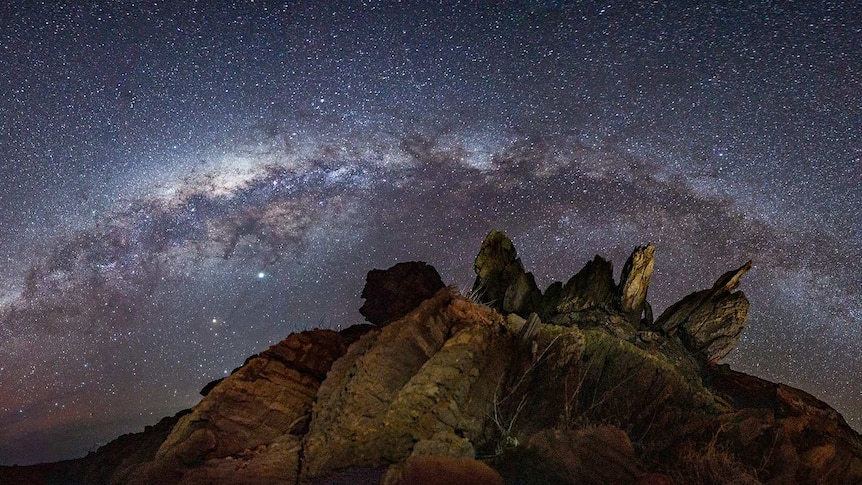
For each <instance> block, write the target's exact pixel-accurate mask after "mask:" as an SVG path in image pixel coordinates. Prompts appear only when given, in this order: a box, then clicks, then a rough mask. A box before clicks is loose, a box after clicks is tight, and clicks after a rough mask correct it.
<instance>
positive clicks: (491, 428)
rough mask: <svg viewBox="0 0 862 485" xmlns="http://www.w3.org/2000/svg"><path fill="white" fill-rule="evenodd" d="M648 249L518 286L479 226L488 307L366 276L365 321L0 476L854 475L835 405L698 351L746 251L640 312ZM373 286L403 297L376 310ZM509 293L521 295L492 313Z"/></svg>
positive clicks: (310, 335) (207, 479)
mask: <svg viewBox="0 0 862 485" xmlns="http://www.w3.org/2000/svg"><path fill="white" fill-rule="evenodd" d="M653 253H654V249H653V248H652V246H649V245H648V246H645V247H639V248H636V249H635V251H634V252H633V254H632V256H631V257H630V258H629V261H628V262H627V263H626V265H625V266H624V268H623V271H622V274H621V278H620V282H619V284H616V283H615V282H614V281H613V275H612V266H611V264H610V263H609V262H608V261H605V260H604V259H601V258H598V257H597V258H596V259H594V260H592V261H591V262H589V263H588V264H587V265H586V266H585V267H584V269H582V270H581V271H579V272H578V273H577V274H576V275H575V276H573V277H572V278H571V279H569V281H568V282H567V283H566V284H565V285H563V284H562V283H556V284H553V285H551V286H550V287H549V288H548V290H546V291H545V293H544V294H541V293H536V292H537V291H538V290H536V292H534V291H532V290H528V291H526V292H520V290H518V291H514V290H512V288H530V287H531V286H530V285H529V284H526V286H522V285H521V283H518V281H521V282H522V283H523V281H529V280H530V278H527V279H526V280H524V278H525V276H526V275H529V273H525V272H524V271H523V266H522V265H521V263H520V260H518V259H517V256H516V254H515V251H514V247H512V246H511V241H508V239H505V236H504V235H502V233H492V234H491V235H489V237H488V238H487V239H486V241H485V244H483V249H482V252H481V253H480V257H479V258H477V264H476V271H477V275H478V278H477V288H481V287H485V288H486V289H490V292H491V294H490V295H488V294H486V298H488V299H487V300H485V301H486V302H487V304H481V303H476V302H474V301H472V300H471V299H468V298H465V297H463V296H461V295H459V294H458V293H457V292H455V291H454V289H450V288H443V287H442V286H441V287H440V288H438V290H437V291H436V292H434V293H433V294H432V295H430V297H427V296H426V297H422V298H420V297H418V296H416V295H427V291H426V290H427V288H431V287H436V286H437V284H436V283H432V284H431V285H430V286H429V285H425V284H416V281H417V280H416V279H415V278H412V277H411V276H410V275H415V274H417V273H424V274H431V272H430V271H428V270H426V269H420V270H419V271H418V272H417V271H412V270H411V271H404V268H408V269H409V267H401V269H398V270H396V271H392V272H390V273H388V274H387V273H386V272H380V273H374V276H372V275H369V280H370V281H369V285H367V286H366V288H368V287H369V286H373V287H375V288H377V289H375V290H373V291H369V292H368V293H367V294H366V296H367V297H368V300H371V301H372V303H371V305H370V306H368V308H374V310H373V311H369V312H368V314H373V315H378V316H380V318H377V317H372V319H373V320H372V321H375V322H377V323H380V325H381V326H377V325H373V326H372V325H363V326H354V327H351V328H350V329H348V330H345V331H342V332H340V333H337V332H333V331H328V330H316V331H310V332H303V333H299V334H294V335H291V336H290V337H288V338H287V339H286V340H284V341H283V342H281V343H279V344H278V345H276V346H273V347H272V348H270V349H269V350H267V351H264V352H263V353H261V354H260V355H258V356H253V357H252V358H250V359H249V360H248V361H246V363H245V364H244V365H243V366H242V367H241V368H239V369H238V370H237V371H235V372H234V373H233V374H232V375H230V376H228V377H226V378H225V379H224V380H222V381H221V382H216V383H214V384H212V385H210V386H207V390H208V393H207V394H206V396H205V397H204V399H203V400H202V401H201V402H200V404H198V405H197V406H195V408H194V409H193V410H192V411H191V412H190V413H189V414H187V415H184V416H181V417H178V420H175V421H169V422H163V423H162V424H160V427H159V431H158V432H156V431H154V430H150V431H149V432H148V433H144V435H146V439H145V438H144V437H141V440H145V442H144V444H143V445H142V447H141V449H139V450H137V451H136V450H134V449H131V447H130V446H129V445H128V443H129V440H130V438H128V437H126V438H124V440H122V441H119V442H118V443H119V444H112V445H109V446H106V447H104V448H103V449H102V450H100V451H99V452H98V453H96V454H94V456H93V457H88V459H85V460H89V461H80V462H74V463H71V464H65V465H62V466H60V464H58V467H54V468H45V467H43V468H35V467H34V468H32V469H33V470H34V471H33V473H34V474H32V475H29V476H28V475H26V473H27V472H26V470H30V468H26V469H23V468H22V469H15V470H12V471H6V473H5V474H4V470H2V469H0V481H2V482H3V483H33V482H32V480H30V481H17V482H16V480H25V479H28V478H34V477H36V478H37V479H45V477H49V475H46V473H47V472H46V470H53V471H52V472H51V473H54V475H50V477H56V476H57V475H56V473H59V472H58V470H63V471H66V472H69V473H72V471H73V470H74V474H73V475H70V476H73V477H74V480H78V481H81V480H80V479H81V477H87V478H88V479H92V481H93V482H96V483H104V482H108V481H110V482H111V483H184V484H191V483H249V484H251V483H289V484H295V483H309V484H315V483H384V484H387V485H388V484H396V483H404V484H406V483H471V484H473V485H479V484H482V483H488V484H499V483H504V482H509V483H512V482H517V483H640V484H647V483H652V484H667V483H761V482H768V483H862V444H860V443H862V437H860V435H859V434H858V433H856V432H855V431H853V430H852V429H851V428H850V427H849V426H847V424H846V422H844V420H843V418H841V416H840V415H839V414H838V413H837V412H836V411H835V410H833V409H832V408H830V407H829V406H828V405H826V404H824V403H822V402H820V401H818V400H817V399H815V398H814V397H813V396H810V395H808V394H806V393H805V392H803V391H800V390H798V389H794V388H792V387H789V386H785V385H781V384H773V383H770V382H767V381H764V380H762V379H759V378H756V377H752V376H748V375H745V374H742V373H739V372H735V371H732V370H730V369H729V368H728V367H727V366H724V365H715V364H716V362H717V361H718V360H719V359H720V358H721V357H722V356H723V355H725V354H726V353H727V351H729V349H730V348H732V346H733V344H734V343H735V341H736V338H737V337H738V335H739V332H741V331H742V327H743V324H744V321H745V312H746V310H747V300H745V296H744V295H743V294H742V293H741V292H735V290H736V288H737V287H738V285H739V281H740V277H741V276H742V275H743V274H744V273H745V272H746V271H747V270H748V269H749V268H750V263H747V264H746V265H743V266H742V267H741V268H739V269H737V270H734V271H730V272H728V273H726V274H724V275H722V276H721V277H720V278H719V279H718V280H717V281H716V283H715V284H714V285H713V286H712V288H710V289H708V290H703V291H700V292H696V293H693V294H691V295H689V296H687V297H685V298H684V299H683V300H682V301H680V302H679V303H677V304H675V305H673V306H671V307H670V308H669V309H668V310H666V311H665V312H664V313H663V314H662V315H661V317H659V319H658V320H657V321H656V322H655V324H654V325H651V326H650V325H649V323H650V318H649V317H648V313H649V304H648V303H647V300H646V296H647V291H648V286H649V280H650V275H651V272H652V267H653ZM417 268H418V267H417V266H413V270H416V269H417ZM434 274H436V271H434ZM398 275H400V276H398ZM402 276H403V277H405V278H406V279H407V281H408V282H407V283H406V284H405V287H404V288H402V289H398V288H397V286H398V284H397V281H398V278H399V277H402ZM432 279H433V278H431V279H429V280H428V281H430V280H432ZM420 280H422V281H426V280H425V279H424V278H420ZM372 281H373V283H372ZM381 282H382V283H381ZM380 288H389V289H390V290H391V291H390V292H389V293H388V294H390V295H391V294H397V295H401V296H399V297H398V298H396V299H395V300H393V301H398V302H409V301H412V302H415V303H414V304H413V307H410V305H411V304H409V303H403V304H399V305H401V306H399V305H395V304H393V308H392V309H388V308H387V305H386V304H385V301H387V300H386V298H388V297H385V298H384V297H380V295H384V294H386V292H383V291H378V290H379V289H380ZM417 288H424V289H425V290H421V291H417V290H416V289H417ZM387 291H389V290H387ZM513 294H522V295H523V294H528V295H533V296H531V297H530V298H527V299H518V298H510V299H509V301H510V302H511V301H521V302H524V301H529V302H530V303H529V304H524V305H521V304H518V305H514V306H508V307H507V306H506V301H507V300H506V295H513ZM411 295H412V296H411ZM500 295H502V297H503V298H502V300H499V299H497V298H498V297H500ZM537 295H538V296H537ZM374 300H376V301H374ZM366 305H368V301H366ZM408 307H410V308H408ZM530 308H532V309H533V310H534V311H533V312H530V313H528V314H526V315H522V313H523V312H524V311H525V310H526V309H530ZM516 310H517V311H516ZM396 315H397V316H396ZM522 317H526V318H522ZM135 439H137V438H135ZM157 441H158V442H159V443H160V444H158V445H157V443H156V442H157ZM108 453H116V454H115V455H109V454H108ZM98 467H102V468H98ZM22 470H24V471H23V472H22ZM37 471H38V473H41V474H37ZM22 473H24V474H23V475H22ZM10 477H11V478H10ZM22 477H23V478H22ZM435 480H436V481H435ZM37 483H38V482H37ZM72 483H74V481H73V482H72Z"/></svg>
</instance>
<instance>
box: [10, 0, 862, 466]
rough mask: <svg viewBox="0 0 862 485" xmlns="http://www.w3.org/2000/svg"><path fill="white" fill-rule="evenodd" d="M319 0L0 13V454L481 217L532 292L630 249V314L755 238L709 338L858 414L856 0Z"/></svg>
mask: <svg viewBox="0 0 862 485" xmlns="http://www.w3.org/2000/svg"><path fill="white" fill-rule="evenodd" d="M332 3H333V5H332V6H326V5H321V2H290V4H287V5H282V4H278V3H275V2H235V3H232V4H230V3H228V4H224V5H220V6H218V7H214V6H212V5H204V4H200V3H196V2H191V3H188V2H158V3H156V2H139V3H135V4H129V5H123V4H119V3H116V2H95V3H90V4H87V6H77V5H72V4H68V3H57V2H45V3H43V4H36V3H33V2H14V1H13V2H7V3H6V4H4V5H3V6H0V18H2V19H3V22H0V66H2V68H3V72H4V73H8V75H5V76H3V77H2V78H0V89H2V92H3V95H2V96H0V110H2V113H3V115H4V116H3V117H2V118H0V163H2V171H3V177H2V178H0V227H2V231H0V276H2V278H0V349H2V350H0V389H4V392H3V393H2V395H0V463H2V464H11V463H19V464H25V463H33V462H38V461H45V460H57V459H61V458H69V457H74V456H81V455H83V454H84V453H86V452H87V451H88V450H91V449H93V448H94V447H96V446H98V445H101V444H104V443H105V442H107V441H109V440H110V439H112V438H113V437H115V436H117V435H119V434H121V433H125V432H130V431H135V430H138V429H140V428H142V427H143V426H144V425H147V424H153V423H154V422H155V421H157V420H158V419H159V418H160V417H162V416H165V415H170V414H173V413H175V412H176V411H178V410H180V409H183V408H186V407H189V406H191V405H193V404H194V403H195V402H197V400H198V399H199V395H198V394H197V393H198V391H199V390H200V388H202V387H203V385H205V384H206V383H207V382H208V381H210V380H213V379H216V378H219V377H222V376H224V375H226V374H228V373H229V372H230V371H231V370H232V369H233V368H234V367H236V366H238V365H241V364H242V362H243V360H244V359H245V357H247V356H248V355H251V354H253V353H256V352H259V351H261V350H263V349H264V348H266V347H267V346H268V345H271V344H273V343H275V342H277V341H279V340H280V339H282V338H284V337H285V336H287V335H288V334H289V333H290V332H293V331H300V330H304V329H308V328H312V327H329V328H339V327H345V326H348V325H351V324H354V323H359V322H360V321H361V316H360V315H359V314H358V312H357V311H356V309H357V308H358V307H359V306H360V305H361V301H360V299H359V294H360V292H361V289H362V285H363V283H364V275H365V273H366V272H367V271H368V270H370V269H372V268H385V267H388V266H390V265H392V264H394V263H396V262H398V261H405V260H424V261H427V262H429V263H431V264H433V265H434V266H435V267H436V268H437V269H438V270H439V271H440V272H441V274H442V275H443V278H444V281H446V282H448V283H453V284H457V285H459V286H461V287H462V288H464V287H467V286H469V285H470V284H471V282H472V258H473V257H474V256H475V253H476V251H477V250H478V247H479V244H480V242H481V240H482V238H483V237H484V235H485V234H486V233H487V231H489V230H490V229H502V230H505V231H506V232H507V233H508V234H509V236H510V237H512V239H513V240H514V242H515V245H516V246H517V247H518V248H519V252H520V255H521V256H522V258H523V260H524V263H525V266H526V267H527V269H528V270H531V271H533V272H534V273H535V274H536V276H537V279H538V280H539V284H540V285H546V284H549V283H550V282H551V281H553V280H560V279H562V280H564V279H566V278H568V277H569V276H571V275H572V274H574V273H575V272H576V271H577V270H578V269H580V267H581V266H582V265H583V264H584V263H585V262H586V261H587V260H589V259H591V258H592V256H593V255H594V254H596V253H599V254H602V255H604V256H606V257H608V258H610V259H612V260H613V261H614V262H616V263H617V268H618V270H619V267H620V266H621V264H622V262H623V261H624V260H625V258H626V257H627V256H628V254H629V253H630V251H631V249H632V248H633V247H634V246H636V245H640V244H645V243H647V242H652V243H653V244H655V245H656V246H657V248H658V252H657V256H656V257H657V261H656V269H655V271H656V272H655V274H654V277H653V283H652V286H651V289H650V295H649V299H650V301H651V303H652V305H653V307H654V308H655V310H656V312H657V314H658V313H659V312H660V311H661V310H662V309H664V308H666V307H667V306H669V305H670V304H672V303H673V302H674V301H676V300H678V299H679V298H681V297H682V296H684V295H685V294H687V293H689V292H691V291H695V290H698V289H702V288H706V287H708V286H710V285H711V284H712V282H713V281H714V279H715V278H716V277H718V276H719V275H720V274H721V273H723V272H724V271H726V270H728V269H731V268H735V267H738V266H739V265H740V264H741V263H742V262H744V261H746V260H747V259H753V260H754V262H755V269H754V270H753V271H751V272H750V273H749V274H747V275H746V277H745V279H744V281H743V284H742V287H741V289H742V290H744V291H745V292H746V294H747V295H748V297H749V299H750V300H751V302H752V307H751V311H750V315H749V317H750V318H749V327H748V328H747V330H746V331H745V333H744V334H743V337H742V340H741V341H740V342H739V345H738V348H737V350H735V351H734V352H733V353H732V354H731V356H730V357H729V358H728V362H729V363H730V364H731V365H732V366H734V367H735V368H737V369H739V370H743V371H745V372H749V373H752V374H754V375H758V376H761V377H764V378H767V379H771V380H776V381H781V382H785V383H788V384H791V385H793V386H797V387H800V388H802V389H805V390H807V391H809V392H811V393H813V394H815V395H816V396H817V397H819V398H821V399H823V400H825V401H826V402H828V403H829V404H831V405H832V406H834V407H836V408H837V409H838V410H839V411H841V412H842V414H843V415H844V416H845V418H846V419H847V420H848V422H849V423H850V424H851V425H852V426H854V427H856V428H857V429H859V428H862V386H859V384H858V383H857V382H855V379H854V377H855V376H857V375H859V374H860V373H862V357H860V355H862V352H860V350H862V348H860V344H859V342H862V280H860V277H859V275H860V274H862V268H860V266H859V265H860V261H862V235H860V229H862V220H860V215H859V211H858V207H860V206H862V191H860V190H859V189H858V187H860V186H862V132H860V130H859V127H860V126H862V68H860V66H862V20H860V19H862V16H860V15H858V13H859V12H858V11H857V10H858V8H855V7H854V6H853V5H852V2H848V3H842V2H819V3H818V4H817V5H793V4H790V5H785V6H779V5H776V4H773V3H767V2H763V3H760V2H756V3H753V4H750V5H744V6H735V7H723V6H719V5H713V4H711V3H708V2H703V3H701V4H698V3H694V4H692V3H691V2H689V3H686V4H685V6H681V5H663V4H659V3H649V4H647V3H644V4H642V5H641V4H639V5H630V2H620V3H613V2H602V3H594V2H503V3H495V4H494V5H489V6H484V7H483V6H476V5H474V4H473V3H461V2H443V3H442V4H438V3H432V2H408V3H407V4H405V3H397V4H396V3H394V2H371V1H366V2H353V1H351V2H332ZM335 4H337V6H336V5H335ZM9 390H13V391H12V392H9Z"/></svg>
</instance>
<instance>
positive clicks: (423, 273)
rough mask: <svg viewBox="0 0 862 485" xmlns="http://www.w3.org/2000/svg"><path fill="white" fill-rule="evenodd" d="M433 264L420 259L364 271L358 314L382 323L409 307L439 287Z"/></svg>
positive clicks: (374, 322) (401, 315) (420, 301)
mask: <svg viewBox="0 0 862 485" xmlns="http://www.w3.org/2000/svg"><path fill="white" fill-rule="evenodd" d="M443 286H444V285H443V280H442V279H440V274H439V273H437V270H436V269H434V267H433V266H430V265H429V264H427V263H423V262H421V261H410V262H406V263H398V264H396V265H395V266H392V267H391V268H389V269H386V270H380V269H373V270H371V271H369V272H368V276H367V278H366V280H365V288H363V290H362V298H365V304H364V305H362V308H360V309H359V313H361V314H362V316H364V317H365V319H366V320H368V321H369V322H371V323H373V324H375V325H378V326H381V327H382V326H384V325H386V324H387V323H389V322H391V321H393V320H397V319H398V318H401V317H403V316H404V315H406V314H407V313H408V312H410V310H413V309H414V308H416V307H417V306H419V304H420V303H422V302H423V301H424V300H426V299H428V298H431V297H432V296H434V294H435V293H437V292H438V291H440V289H441V288H443Z"/></svg>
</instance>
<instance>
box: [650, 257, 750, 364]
mask: <svg viewBox="0 0 862 485" xmlns="http://www.w3.org/2000/svg"><path fill="white" fill-rule="evenodd" d="M749 269H751V261H749V262H747V263H745V264H744V265H742V266H741V267H740V268H739V269H736V270H733V271H728V272H727V273H725V274H723V275H721V277H720V278H718V280H716V282H715V284H714V285H713V286H712V288H710V289H707V290H701V291H697V292H694V293H691V294H689V295H688V296H686V297H685V298H683V299H682V300H680V301H679V302H677V303H675V304H673V305H671V306H670V307H669V308H668V309H667V310H665V311H664V313H662V314H661V316H659V317H658V320H656V322H655V326H656V327H658V328H661V329H662V330H663V331H664V332H665V333H666V334H667V335H671V336H673V335H677V336H679V338H680V340H681V341H682V342H683V344H685V346H686V347H688V348H689V349H690V350H691V351H692V352H693V353H694V354H695V355H697V356H698V357H699V358H701V359H702V360H703V361H704V362H705V363H707V364H710V365H712V364H716V363H717V362H718V361H720V360H721V359H723V358H724V357H725V356H726V355H727V354H728V353H730V351H731V350H733V348H734V347H735V346H736V342H737V340H738V339H739V335H740V334H741V333H742V330H743V328H744V327H745V321H746V319H747V318H748V306H749V304H748V299H747V298H746V297H745V294H744V293H742V292H741V291H738V292H734V291H733V290H735V289H736V288H737V287H738V286H739V279H740V278H741V277H742V275H743V274H745V272H746V271H748V270H749Z"/></svg>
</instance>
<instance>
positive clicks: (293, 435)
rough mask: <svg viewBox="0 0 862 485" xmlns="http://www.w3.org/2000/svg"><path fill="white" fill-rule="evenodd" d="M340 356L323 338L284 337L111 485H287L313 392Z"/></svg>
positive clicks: (336, 342) (325, 333)
mask: <svg viewBox="0 0 862 485" xmlns="http://www.w3.org/2000/svg"><path fill="white" fill-rule="evenodd" d="M346 349H347V345H346V344H345V342H344V340H343V338H342V337H341V336H340V335H339V334H338V333H337V332H334V331H331V330H313V331H308V332H302V333H296V334H293V335H291V336H289V337H288V338H287V339H285V340H283V341H281V342H279V343H278V344H276V345H274V346H272V347H270V348H269V349H267V350H266V351H264V352H262V353H261V354H260V355H258V356H255V357H253V358H251V359H250V360H249V361H248V362H247V364H246V365H244V366H243V367H242V368H241V369H240V370H238V371H237V372H235V373H233V374H231V375H230V376H228V377H226V378H225V379H224V380H223V381H222V382H221V383H219V384H218V385H216V386H215V387H214V388H212V389H211V390H210V392H209V393H208V395H207V396H206V397H205V398H204V399H203V400H201V402H200V403H198V405H197V406H195V407H194V408H193V409H192V412H191V413H190V414H188V415H186V416H183V418H182V419H180V421H179V422H178V423H177V424H176V426H174V429H173V431H172V432H171V434H170V435H168V437H167V438H166V439H165V441H164V443H162V445H161V447H160V448H159V451H158V453H157V454H156V456H155V458H154V459H153V462H152V463H149V464H146V465H144V466H142V467H141V468H139V469H134V470H128V471H127V472H126V474H125V475H122V474H121V475H118V476H115V478H114V482H118V483H148V482H152V481H153V480H156V479H164V480H168V481H169V482H170V483H182V484H194V483H212V481H213V480H214V479H218V480H217V481H229V482H237V481H240V480H241V477H242V476H243V474H252V475H253V476H255V477H257V478H256V480H255V481H256V483H281V480H283V479H287V478H289V477H291V476H293V477H294V479H295V478H296V474H297V471H298V466H299V450H300V446H299V444H300V440H301V437H302V435H303V434H304V433H305V431H306V430H307V426H308V421H309V418H310V413H311V405H312V403H313V401H314V399H315V396H316V394H317V388H318V386H319V385H320V383H321V382H322V381H323V379H324V377H325V376H326V373H327V372H328V370H329V367H330V366H331V365H332V363H333V362H334V361H335V360H336V359H337V358H338V357H340V356H341V355H342V354H344V352H345V351H346ZM238 470H243V471H242V472H241V473H240V474H239V475H236V476H234V475H233V474H236V473H239V472H238ZM252 471H254V472H252ZM231 477H233V478H231Z"/></svg>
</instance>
